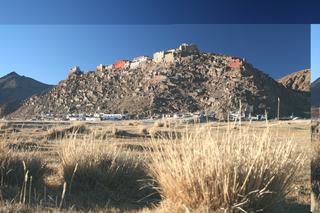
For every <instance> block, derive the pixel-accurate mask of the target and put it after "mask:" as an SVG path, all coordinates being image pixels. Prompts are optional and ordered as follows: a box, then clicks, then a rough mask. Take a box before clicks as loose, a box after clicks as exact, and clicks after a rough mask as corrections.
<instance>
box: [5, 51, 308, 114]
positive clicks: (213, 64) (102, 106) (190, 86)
mask: <svg viewBox="0 0 320 213" xmlns="http://www.w3.org/2000/svg"><path fill="white" fill-rule="evenodd" d="M133 65H134V66H133ZM278 97H279V98H280V100H281V104H280V113H281V115H282V116H288V115H291V114H292V113H294V114H295V115H299V116H309V113H308V112H310V104H309V103H310V100H309V99H310V98H309V93H308V92H306V93H297V92H295V91H294V90H292V89H291V88H286V87H285V86H283V85H282V84H280V83H278V82H277V81H275V80H274V79H272V78H271V77H270V76H268V75H267V74H265V73H263V72H262V71H259V70H258V69H256V68H254V67H253V66H252V65H251V64H249V63H247V62H246V61H245V60H244V59H241V58H236V57H230V56H225V55H220V54H213V53H203V52H200V51H198V50H197V48H195V47H194V46H191V47H190V46H188V45H181V46H180V47H179V48H177V49H173V50H168V51H163V52H158V53H155V54H154V56H153V59H148V58H147V57H140V58H138V59H135V60H133V61H125V60H122V61H118V62H117V63H115V64H114V65H110V66H104V65H100V66H98V67H97V70H96V71H89V72H87V73H83V72H82V71H80V69H79V68H75V69H72V70H71V71H70V74H69V76H68V78H67V79H66V80H64V81H61V82H60V83H59V85H57V86H56V87H54V88H53V89H51V90H50V91H49V92H48V93H46V94H43V95H39V96H33V97H32V98H30V99H28V100H27V101H26V102H25V103H24V104H23V106H22V107H21V108H19V109H18V110H17V111H16V112H14V113H13V114H11V115H10V118H31V117H34V116H40V115H43V114H47V113H50V114H54V115H55V116H60V117H63V116H65V115H66V114H68V113H98V112H103V113H126V114H129V115H132V116H134V117H140V118H142V117H149V116H153V115H160V114H172V113H175V112H196V111H211V112H214V113H215V114H216V115H217V117H218V118H221V119H225V118H226V117H227V116H228V113H230V112H237V111H239V109H240V102H241V109H242V111H243V112H245V113H247V114H248V113H250V112H251V113H252V114H259V113H265V111H267V112H268V113H269V115H270V116H275V115H276V112H277V103H278Z"/></svg>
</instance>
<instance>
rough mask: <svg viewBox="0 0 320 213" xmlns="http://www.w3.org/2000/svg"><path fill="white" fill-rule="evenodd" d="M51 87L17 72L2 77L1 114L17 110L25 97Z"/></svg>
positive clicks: (0, 81)
mask: <svg viewBox="0 0 320 213" xmlns="http://www.w3.org/2000/svg"><path fill="white" fill-rule="evenodd" d="M51 87H52V86H51V85H47V84H43V83H41V82H39V81H36V80H33V79H31V78H28V77H25V76H20V75H18V74H17V73H15V72H12V73H9V74H7V75H5V76H3V77H2V78H0V116H1V117H2V116H5V115H7V114H9V113H11V112H13V111H15V110H16V109H17V108H18V107H19V106H20V105H21V104H22V102H23V101H24V100H25V99H27V98H29V97H31V96H33V95H35V94H41V93H42V92H44V91H46V90H47V89H49V88H51Z"/></svg>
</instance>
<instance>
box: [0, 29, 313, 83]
mask: <svg viewBox="0 0 320 213" xmlns="http://www.w3.org/2000/svg"><path fill="white" fill-rule="evenodd" d="M184 42H185V43H196V44H198V46H199V48H200V49H201V50H202V51H206V52H215V53H223V54H229V55H233V56H239V57H244V58H246V59H247V61H249V62H250V63H252V64H253V65H254V66H255V67H257V68H259V69H261V70H262V71H264V72H266V73H268V74H270V75H271V76H272V77H274V78H280V77H282V76H284V75H286V74H288V73H291V72H294V71H297V70H300V69H305V68H309V67H310V27H309V25H73V26H72V25H63V26H59V25H0V75H5V74H7V73H9V72H11V71H16V72H17V73H19V74H21V75H26V76H29V77H32V78H35V79H37V80H40V81H42V82H45V83H50V84H57V83H58V82H59V81H60V80H63V79H65V78H66V76H67V74H68V72H69V69H70V68H71V67H73V66H74V65H78V66H80V68H81V69H82V70H84V71H88V70H94V69H95V67H96V66H97V65H98V64H100V63H102V64H110V63H113V62H114V61H115V60H117V59H121V58H124V59H131V58H133V57H136V56H140V55H149V56H151V55H152V53H153V52H155V51H159V50H165V49H169V48H174V47H177V46H178V45H179V44H181V43H184Z"/></svg>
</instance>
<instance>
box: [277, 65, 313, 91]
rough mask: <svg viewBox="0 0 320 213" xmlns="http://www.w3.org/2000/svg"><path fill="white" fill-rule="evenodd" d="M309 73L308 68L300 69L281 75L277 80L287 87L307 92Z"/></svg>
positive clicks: (308, 89) (308, 88)
mask: <svg viewBox="0 0 320 213" xmlns="http://www.w3.org/2000/svg"><path fill="white" fill-rule="evenodd" d="M310 75H311V73H310V69H305V70H300V71H298V72H294V73H291V74H289V75H286V76H284V77H282V78H281V79H279V80H278V82H279V83H281V84H282V85H283V86H285V87H286V88H288V89H292V90H295V91H298V92H309V91H310Z"/></svg>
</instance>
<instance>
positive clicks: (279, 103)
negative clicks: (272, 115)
mask: <svg viewBox="0 0 320 213" xmlns="http://www.w3.org/2000/svg"><path fill="white" fill-rule="evenodd" d="M277 117H278V121H279V120H280V98H279V97H278V116H277Z"/></svg>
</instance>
